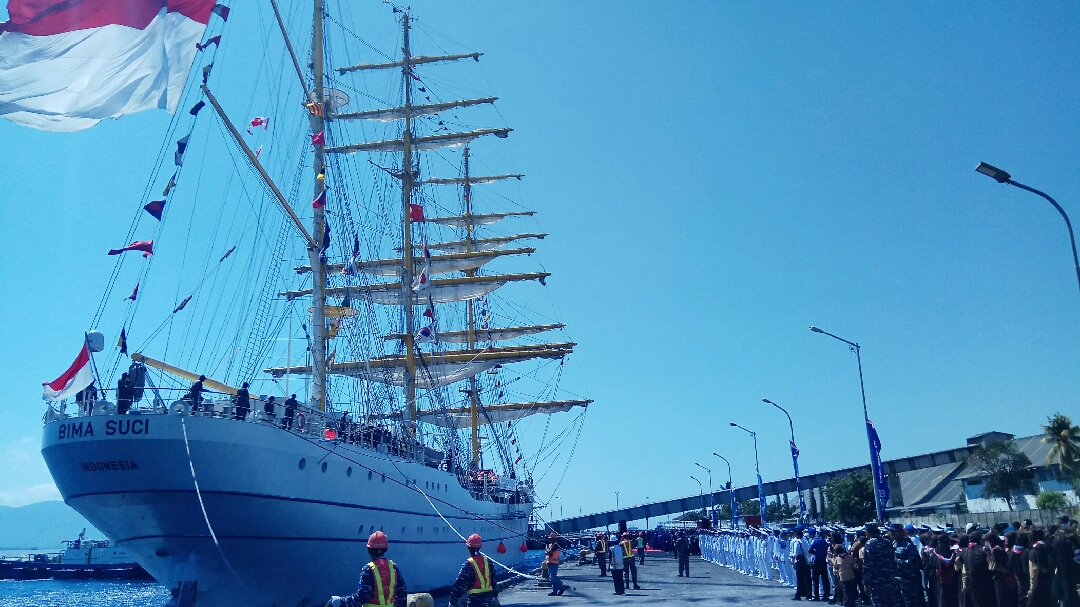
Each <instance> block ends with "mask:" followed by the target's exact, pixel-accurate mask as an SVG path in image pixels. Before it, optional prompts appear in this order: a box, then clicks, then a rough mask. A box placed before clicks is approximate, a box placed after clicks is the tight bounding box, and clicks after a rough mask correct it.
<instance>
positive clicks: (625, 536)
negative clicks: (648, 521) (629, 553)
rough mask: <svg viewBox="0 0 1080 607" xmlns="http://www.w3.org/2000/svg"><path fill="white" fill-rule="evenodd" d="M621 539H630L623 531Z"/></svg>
mask: <svg viewBox="0 0 1080 607" xmlns="http://www.w3.org/2000/svg"><path fill="white" fill-rule="evenodd" d="M622 539H624V540H628V539H630V534H629V533H627V532H625V531H624V532H623V534H622Z"/></svg>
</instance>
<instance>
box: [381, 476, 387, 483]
mask: <svg viewBox="0 0 1080 607" xmlns="http://www.w3.org/2000/svg"><path fill="white" fill-rule="evenodd" d="M382 482H384V483H385V482H386V475H385V474H384V475H382Z"/></svg>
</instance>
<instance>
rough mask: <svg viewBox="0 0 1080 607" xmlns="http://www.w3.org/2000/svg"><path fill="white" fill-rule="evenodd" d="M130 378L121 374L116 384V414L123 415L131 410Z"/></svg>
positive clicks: (125, 374)
mask: <svg viewBox="0 0 1080 607" xmlns="http://www.w3.org/2000/svg"><path fill="white" fill-rule="evenodd" d="M131 396H132V394H131V377H129V376H128V374H127V373H126V372H125V373H121V374H120V379H119V380H117V382H116V412H117V413H119V414H120V415H124V414H125V413H127V412H128V411H130V410H131Z"/></svg>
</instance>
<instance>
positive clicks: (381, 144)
mask: <svg viewBox="0 0 1080 607" xmlns="http://www.w3.org/2000/svg"><path fill="white" fill-rule="evenodd" d="M512 130H514V129H477V130H475V131H469V132H467V133H448V134H446V135H430V136H428V137H414V138H412V140H411V141H410V147H411V148H412V150H413V151H414V152H416V151H422V150H437V149H439V148H447V147H456V146H459V145H465V144H466V143H469V142H470V141H472V140H473V139H476V138H477V137H483V136H484V135H495V136H496V137H500V138H504V139H505V138H506V137H507V136H508V135H509V134H510V131H512ZM404 150H405V142H404V141H403V140H401V139H390V140H387V141H372V142H371V143H355V144H352V145H339V146H336V147H328V148H326V149H324V150H323V151H324V152H326V153H327V154H355V153H356V152H402V151H404Z"/></svg>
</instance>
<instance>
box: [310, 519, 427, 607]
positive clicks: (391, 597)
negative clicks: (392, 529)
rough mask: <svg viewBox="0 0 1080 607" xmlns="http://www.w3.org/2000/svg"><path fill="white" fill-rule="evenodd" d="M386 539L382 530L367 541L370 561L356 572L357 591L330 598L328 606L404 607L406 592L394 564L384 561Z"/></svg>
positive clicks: (406, 601)
mask: <svg viewBox="0 0 1080 607" xmlns="http://www.w3.org/2000/svg"><path fill="white" fill-rule="evenodd" d="M389 548H390V540H389V539H387V537H386V534H385V533H383V532H382V531H376V532H375V533H372V534H371V537H369V538H368V541H367V551H368V556H370V557H371V562H370V563H368V564H367V566H365V567H364V569H363V571H362V572H361V573H360V588H358V589H357V590H356V593H355V594H353V595H351V596H332V597H330V602H329V603H327V605H328V606H329V607H407V605H408V596H409V591H408V590H407V589H406V588H405V578H404V577H402V576H401V571H399V570H398V568H397V565H395V564H394V561H391V560H389V559H387V558H386V556H385V555H386V551H387V549H389Z"/></svg>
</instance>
